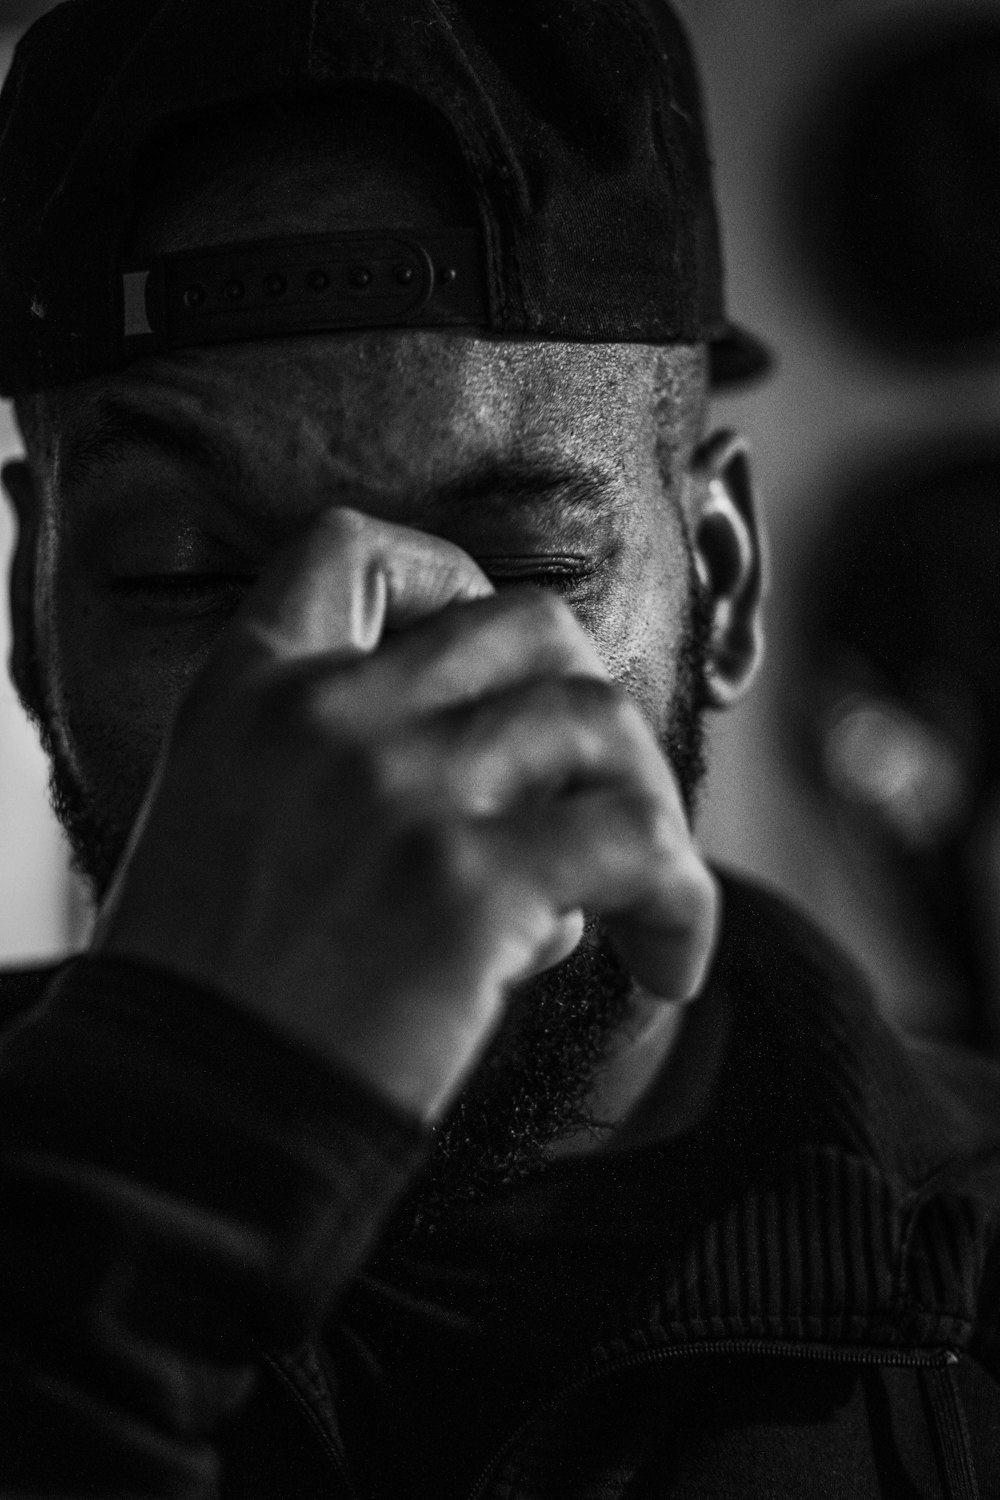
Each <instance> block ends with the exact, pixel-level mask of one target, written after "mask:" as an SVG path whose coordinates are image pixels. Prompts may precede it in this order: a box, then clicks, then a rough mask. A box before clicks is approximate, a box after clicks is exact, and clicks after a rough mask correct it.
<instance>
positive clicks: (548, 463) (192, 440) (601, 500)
mask: <svg viewBox="0 0 1000 1500" xmlns="http://www.w3.org/2000/svg"><path fill="white" fill-rule="evenodd" d="M135 448H155V449H157V450H158V451H159V452H160V453H163V454H165V455H166V456H167V457H170V458H177V459H180V460H181V461H182V462H185V463H195V464H198V465H200V466H201V467H203V468H207V469H210V470H212V471H214V472H216V473H225V472H231V471H232V470H233V463H232V460H231V458H230V457H229V455H228V454H227V452H226V449H225V445H224V444H220V443H219V441H218V439H217V438H216V437H214V436H213V434H212V433H211V432H209V431H206V429H205V428H204V427H203V426H201V425H200V424H199V423H198V422H197V421H193V420H186V419H185V418H183V417H182V416H170V417H165V416H161V415H159V414H158V413H156V412H152V411H149V410H147V409H145V408H144V407H140V406H134V405H132V404H131V403H130V402H128V401H124V400H121V399H120V398H118V397H115V396H106V397H105V398H104V399H103V400H102V401H101V405H100V408H99V413H98V416H97V419H96V421H95V422H94V423H93V424H92V425H91V426H90V427H89V428H88V429H87V431H86V432H82V433H79V434H77V435H75V436H74V437H72V438H70V439H69V440H68V441H67V444H66V447H65V449H64V451H63V452H62V454H61V455H60V471H61V479H62V483H63V484H64V485H67V486H72V485H74V484H78V483H82V482H84V481H86V480H87V479H89V478H92V477H93V475H94V473H95V472H97V471H99V470H100V468H101V467H102V466H104V465H106V464H108V463H113V462H114V461H115V460H116V459H118V458H120V457H121V456H122V455H123V454H124V453H126V452H127V451H128V450H130V449H135ZM612 489H613V481H612V480H611V479H610V477H609V476H608V475H607V474H606V473H604V472H603V470H602V469H600V468H599V467H598V466H597V465H595V464H592V463H587V462H584V461H582V460H579V459H572V458H565V457H561V458H559V459H558V460H552V459H549V460H545V459H539V460H534V461H533V460H530V459H525V458H506V459H505V458H489V457H488V458H484V459H481V460H479V461H477V462H474V463H473V464H471V465H470V466H469V467H468V468H466V469H464V470H462V472H461V473H459V474H456V475H454V476H453V477H452V478H449V479H446V480H443V481H440V482H432V483H427V484H424V485H415V486H414V489H413V494H412V498H413V501H414V503H415V504H416V505H417V506H419V507H420V508H422V509H426V511H427V512H429V513H430V514H432V515H433V514H436V513H441V514H448V515H455V514H458V513H461V512H463V511H472V510H475V509H476V508H477V507H478V506H480V505H483V504H485V503H487V502H489V501H491V500H497V499H500V498H502V499H503V501H504V503H505V505H506V506H507V507H513V508H516V509H521V510H530V509H533V508H536V507H538V506H539V505H544V504H549V505H551V504H553V503H556V504H558V506H559V508H560V509H561V510H562V511H563V512H564V513H567V514H571V515H572V514H586V515H589V516H595V515H597V514H600V513H602V512H606V510H607V507H608V503H609V500H610V496H611V491H612Z"/></svg>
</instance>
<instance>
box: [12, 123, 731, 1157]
mask: <svg viewBox="0 0 1000 1500" xmlns="http://www.w3.org/2000/svg"><path fill="white" fill-rule="evenodd" d="M310 128H311V127H310ZM241 141H242V137H241ZM293 145H294V149H293V150H292V151H291V155H290V156H289V154H288V152H284V154H283V151H284V148H282V151H278V152H277V158H276V157H275V153H274V152H273V151H272V152H271V155H270V157H269V158H268V161H267V163H266V171H267V172H268V173H272V174H276V176H277V179H279V180H280V183H281V187H282V191H281V193H278V192H277V191H276V190H274V189H275V180H274V179H273V178H272V179H269V181H268V182H265V183H264V184H263V185H262V183H261V181H260V173H259V171H258V170H257V160H258V159H257V158H256V157H255V156H254V155H253V153H251V157H250V158H249V165H248V166H247V164H246V160H245V159H244V158H243V157H241V158H240V159H241V160H244V165H245V166H246V170H247V173H248V175H247V180H246V182H245V183H244V184H243V188H242V189H241V188H240V185H239V182H238V181H237V180H236V179H237V178H238V176H239V174H238V172H237V173H236V174H235V178H234V173H233V171H232V170H231V168H232V151H231V148H230V147H229V146H226V145H225V142H224V143H223V148H220V149H222V154H223V156H225V157H226V160H227V161H228V163H229V168H228V169H227V171H228V176H227V179H226V184H227V186H226V191H225V192H222V191H219V190H218V184H217V183H216V186H215V187H213V181H214V179H213V175H212V172H211V170H210V169H209V168H210V165H211V150H207V151H206V150H202V151H200V152H199V154H198V158H197V159H198V162H199V164H200V166H204V163H205V161H206V160H207V161H208V162H209V167H205V169H204V172H203V174H202V175H203V179H204V180H203V182H202V186H201V187H200V188H199V190H198V192H199V194H200V197H199V196H198V195H196V201H195V202H194V203H193V206H192V202H191V201H190V200H189V198H188V196H186V194H185V190H184V187H183V183H182V185H181V188H180V189H179V190H178V189H177V188H176V187H172V186H170V184H169V183H168V184H167V186H166V188H165V189H164V193H163V194H162V195H161V196H160V197H154V199H153V207H152V210H151V211H150V213H149V214H148V215H147V221H146V227H145V229H140V239H141V238H142V236H143V235H145V237H146V240H147V241H148V244H147V247H146V248H153V249H161V250H169V249H173V248H177V246H178V244H183V243H185V242H186V243H189V244H190V243H199V242H201V243H219V242H222V241H224V240H226V239H238V238H241V237H243V238H245V237H247V236H248V235H249V234H260V233H262V232H267V233H278V232H289V231H293V230H298V231H309V230H310V229H313V228H315V227H316V222H315V217H314V216H315V207H314V199H315V194H316V192H317V187H316V181H315V176H316V173H315V161H314V160H313V159H312V158H311V157H310V155H309V152H308V151H306V152H305V153H303V150H302V141H301V140H299V141H298V142H297V143H293ZM241 149H242V147H241ZM269 149H270V148H269ZM372 151H374V152H375V157H376V158H377V160H378V161H381V160H382V159H383V158H384V153H385V142H384V140H381V141H377V142H375V144H374V145H372V143H370V142H365V143H362V146H361V147H359V148H358V151H356V152H355V153H354V155H353V156H351V153H350V152H348V158H349V159H348V160H347V164H346V167H347V168H350V170H347V169H346V168H345V174H344V181H345V183H347V188H345V194H346V196H345V197H344V198H343V199H337V200H336V201H335V202H334V204H333V207H332V208H331V206H330V204H326V205H325V206H324V209H323V214H324V221H325V222H327V223H328V224H329V226H330V227H332V228H340V227H358V226H359V224H360V225H364V224H374V223H378V222H382V223H393V222H395V223H400V224H402V223H419V222H425V223H429V227H434V224H435V222H440V221H442V220H443V221H444V222H448V221H449V220H453V214H454V203H448V202H444V201H443V200H442V198H441V196H440V194H441V191H442V189H441V187H440V184H438V185H437V186H436V187H435V188H434V191H433V192H428V193H427V194H425V195H424V197H423V199H422V200H421V201H419V202H414V201H412V196H413V193H414V191H415V189H414V182H415V181H418V180H419V178H418V177H417V176H416V175H415V173H414V171H413V170H411V168H412V163H411V164H410V165H409V166H408V168H407V171H406V172H405V173H403V174H402V175H399V174H397V175H396V176H395V177H394V176H393V173H392V172H391V171H387V172H386V173H385V174H384V175H383V176H381V177H379V176H378V175H377V174H376V175H373V172H372V170H369V169H370V168H371V167H372V162H371V160H369V158H370V157H371V152H372ZM366 152H367V153H368V157H366V155H365V153H366ZM227 153H228V154H227ZM303 162H304V166H303V165H302V164H303ZM297 163H298V165H299V166H302V174H300V175H302V181H301V183H300V190H298V191H297V190H296V189H295V186H294V184H295V173H296V170H297V167H296V164H297ZM366 163H367V165H366ZM328 173H329V161H328V160H325V161H324V174H326V175H325V176H324V180H325V181H327V179H328ZM234 181H235V186H234ZM373 184H374V187H373ZM380 184H381V185H380ZM348 189H349V191H348ZM327 191H328V185H327ZM373 193H374V196H375V198H376V199H380V195H381V197H382V198H386V197H387V200H388V201H384V202H383V201H376V202H374V203H373V202H371V201H370V200H371V198H372V195H373ZM445 196H447V195H445ZM418 197H419V195H418ZM262 204H263V205H264V208H263V209H262V208H261V205H262ZM704 371H705V358H704V352H703V351H702V350H701V349H699V348H695V347H678V348H675V349H673V350H671V351H669V352H666V353H664V354H663V355H662V356H661V359H660V362H659V368H658V365H657V361H656V360H654V359H653V358H652V356H651V351H650V350H649V349H648V348H646V347H644V346H586V345H570V344H556V343H546V342H516V341H498V340H492V339H489V338H486V337H483V336H480V335H478V334H472V333H461V332H454V333H444V332H438V331H386V332H378V333H371V332H365V333H352V334H343V335H310V336H300V337H296V338H289V339H284V340H268V341H260V342H256V343H244V344H231V345H226V346H222V347H219V348H216V349H207V350H198V351H193V352H185V353H183V354H177V355H173V356H170V357H156V358H149V359H145V360H143V361H140V362H137V363H135V364H133V365H131V366H130V367H128V368H127V369H126V370H124V371H122V372H121V373H120V374H118V375H115V376H111V377H102V378H100V379H95V380H91V381H88V382H81V383H80V384H78V385H76V386H73V387H68V388H65V389H63V390H61V391H59V392H55V393H50V395H49V396H48V397H47V398H46V426H47V430H48V434H49V438H50V442H49V443H48V444H47V445H46V446H47V451H46V452H45V453H44V455H43V454H38V455H36V462H35V464H34V470H35V490H36V498H35V501H34V505H33V510H34V512H35V524H36V527H37V534H36V540H35V543H34V548H33V554H34V567H35V579H34V593H33V607H32V608H31V610H30V615H29V614H28V612H27V611H22V612H21V613H20V614H19V615H17V618H16V622H15V623H16V630H17V632H18V634H19V638H20V640H21V642H22V646H24V644H25V642H26V641H27V640H28V638H29V637H30V642H29V644H28V647H27V649H26V650H23V651H22V656H23V657H27V656H33V659H34V661H35V663H36V669H35V672H34V678H35V686H34V688H33V690H32V691H33V694H34V697H35V700H36V701H35V704H34V706H35V709H36V711H37V712H38V714H39V716H40V718H41V719H42V722H43V726H44V730H45V733H46V737H47V740H48V743H49V748H50V753H51V755H52V758H53V764H54V780H55V788H56V794H57V802H58V803H59V804H60V810H61V812H62V815H63V817H64V820H65V821H66V823H67V827H68V830H69V832H70V835H71V838H72V839H73V842H74V844H75V848H76V853H77V857H78V860H79V862H80V864H81V865H82V867H83V868H84V869H85V871H86V872H87V873H88V875H89V876H90V877H91V879H92V882H93V883H94V885H95V887H96V890H97V892H98V894H100V892H101V891H102V890H103V889H105V888H106V886H107V884H108V882H109V880H110V877H111V875H112V873H113V870H114V867H115V864H116V862H117V860H118V858H119V856H120V854H121V852H122V850H123V847H124V845H125V842H126V840H127V837H128V834H129V831H130V829H131V826H132V823H133V821H134V819H135V816H136V813H137V811H138V809H139V806H140V804H141V801H142V798H143V796H144V794H145V792H146V789H147V787H148V784H149V781H150V776H151V773H152V771H153V768H154V763H155V761H156V758H157V755H158V753H159V751H160V749H161V747H162V745H163V742H164V736H165V733H166V731H167V729H168V726H169V723H170V719H171V715H172V713H173V711H174V709H175V708H176V706H177V704H178V702H179V700H180V699H181V698H182V696H183V694H184V692H185V689H186V688H187V686H188V685H189V684H190V682H191V681H192V679H193V678H194V676H195V675H196V673H197V672H198V669H199V667H200V665H201V663H202V662H203V661H204V659H205V656H206V654H207V653H208V651H209V650H210V649H211V646H212V643H213V641H214V640H215V639H216V638H217V636H218V635H219V633H220V632H221V631H222V630H223V629H224V627H225V625H226V622H227V620H228V619H229V618H230V617H231V615H232V613H233V611H234V610H235V609H236V608H237V606H238V604H239V602H240V600H241V599H242V598H243V596H244V595H245V594H246V592H247V591H248V590H249V589H250V588H251V587H252V585H253V582H254V580H255V578H256V577H257V575H258V574H259V573H260V571H261V569H262V568H263V567H264V566H265V565H266V563H267V562H268V560H269V559H270V558H271V557H272V556H273V555H274V554H275V552H276V551H277V550H278V549H279V548H280V547H281V546H282V545H283V544H284V543H285V542H286V541H288V540H290V539H291V538H292V537H294V536H295V535H296V533H298V532H299V531H301V530H302V529H303V528H304V527H306V526H308V525H309V524H310V523H311V522H312V521H313V520H314V519H315V517H316V516H317V515H318V514H319V513H320V512H321V511H322V510H323V509H324V508H326V507H333V506H341V505H348V506H351V507H354V508H356V509H358V510H361V511H364V512H367V513H368V514H371V515H372V516H376V517H379V518H381V519H385V520H389V521H393V522H396V523H400V524H403V525H407V526H412V527H416V528H419V529H422V530H425V531H428V532H431V533H433V534H435V535H438V536H441V537H444V538H446V539H448V540H449V541H452V542H454V543H457V544H458V545H459V546H460V547H462V548H464V549H465V550H466V551H467V552H468V553H469V554H471V556H472V557H473V558H475V559H476V561H477V562H478V563H479V564H480V566H481V567H482V568H483V569H484V571H485V572H486V573H487V574H489V576H490V577H491V578H492V579H493V580H494V581H495V582H496V584H497V586H498V587H504V586H509V585H510V584H511V583H517V582H525V581H531V582H534V583H538V584H542V585H543V586H547V587H551V588H554V589H556V590H558V592H559V593H560V594H562V595H563V597H564V598H565V599H566V600H567V602H568V603H569V605H570V607H571V608H572V609H573V610H574V612H575V613H576V615H577V617H578V618H579V620H580V622H581V624H582V625H583V627H584V629H585V630H586V631H587V632H588V634H589V635H590V636H591V638H592V639H593V641H594V643H595V645H596V646H597V649H598V651H599V653H600V655H601V656H602V658H603V660H604V662H605V663H606V665H607V667H608V670H609V672H610V673H611V675H612V676H613V677H614V678H615V679H617V680H618V681H619V682H620V683H622V684H623V685H624V686H625V687H626V688H627V690H628V691H629V692H630V693H631V694H632V695H633V697H634V698H635V699H636V701H637V702H638V703H639V705H640V706H641V708H642V709H643V711H644V713H645V715H646V717H647V719H648V720H649V722H650V724H651V725H652V726H653V728H654V729H655V731H656V733H657V734H658V735H659V737H660V739H661V742H662V743H663V744H664V746H665V748H666V750H667V752H668V754H669V755H670V757H671V759H672V760H673V762H674V764H675V769H676V770H677V772H678V776H679V779H680V781H681V783H682V789H683V791H684V792H685V794H686V795H687V797H688V799H689V800H690V799H691V798H692V797H693V793H694V788H695V784H696V782H697V779H698V774H699V771H700V764H701V760H700V738H699V728H700V719H701V707H702V697H703V693H702V680H701V679H702V672H701V666H702V658H703V655H704V650H705V642H706V632H707V628H708V625H707V615H706V613H705V611H704V610H703V609H702V610H699V608H698V607H697V605H698V596H699V590H698V589H697V587H696V586H695V584H694V579H695V570H694V567H693V563H692V552H691V547H690V542H689V537H688V515H689V512H688V492H689V489H690V487H691V482H692V481H691V466H692V457H693V452H694V448H695V444H696V441H697V436H698V429H699V419H700V410H701V401H702V395H703V389H704V378H705V374H704ZM664 374H665V375H666V377H667V378H666V380H665V381H664V380H663V376H664ZM658 377H659V378H658ZM22 519H23V517H22ZM16 614H17V612H16ZM628 987H629V985H628V976H627V975H626V974H625V973H624V972H623V970H622V967H621V965H620V963H618V962H617V960H616V959H615V957H614V955H613V954H612V953H610V951H609V950H607V949H606V948H605V947H602V946H601V945H600V943H599V941H598V934H597V932H596V930H595V928H594V927H593V926H592V927H591V929H590V933H589V941H588V943H587V944H585V945H584V949H583V950H582V957H581V954H578V955H575V956H574V959H573V960H571V961H570V965H569V966H568V967H567V968H566V969H565V971H564V972H563V973H562V974H560V972H559V971H554V975H550V976H547V977H543V979H542V980H541V981H538V982H536V983H535V984H534V986H531V985H529V986H526V987H525V990H524V994H523V996H522V1000H523V1003H522V1004H518V1005H515V1006H514V1007H513V1008H512V1017H514V1019H512V1022H511V1025H510V1026H509V1027H507V1028H506V1033H505V1032H504V1031H502V1032H501V1034H500V1036H499V1037H498V1039H497V1044H496V1046H495V1048H494V1051H493V1054H492V1057H491V1058H490V1059H489V1060H488V1065H487V1067H485V1068H484V1069H483V1070H482V1073H481V1075H480V1077H481V1079H483V1080H485V1082H482V1083H481V1082H480V1080H478V1079H474V1080H473V1084H472V1086H471V1089H470V1091H467V1094H466V1096H465V1097H464V1098H463V1101H462V1104H461V1106H460V1110H459V1114H460V1115H461V1112H462V1111H463V1110H464V1111H465V1117H464V1119H459V1121H458V1124H457V1125H456V1127H455V1130H454V1132H453V1139H452V1141H451V1147H450V1154H451V1160H452V1163H453V1165H454V1164H456V1163H461V1166H460V1171H459V1176H460V1177H461V1179H462V1180H463V1181H466V1182H468V1181H470V1180H471V1179H472V1178H476V1177H477V1176H478V1179H479V1180H480V1181H482V1182H485V1181H486V1180H487V1179H488V1178H489V1177H490V1174H491V1171H493V1175H494V1177H495V1176H497V1175H500V1176H510V1175H517V1172H518V1171H519V1170H520V1169H521V1168H522V1167H523V1165H524V1163H525V1162H527V1161H529V1159H531V1158H532V1157H533V1156H534V1157H537V1154H538V1149H539V1147H540V1145H541V1144H542V1143H543V1142H544V1140H545V1139H550V1138H551V1137H552V1136H553V1134H558V1133H559V1131H560V1130H566V1129H568V1128H571V1127H574V1126H576V1125H578V1124H579V1122H580V1118H581V1109H582V1103H581V1101H582V1100H583V1097H584V1095H585V1093H586V1085H587V1082H588V1080H589V1078H590V1077H591V1075H592V1073H593V1069H594V1066H595V1064H596V1062H597V1061H598V1059H599V1057H600V1055H601V1053H602V1049H603V1048H604V1046H605V1045H606V1042H607V1039H608V1036H609V1035H610V1033H611V1032H612V1031H613V1029H614V1027H615V1026H616V1025H617V1024H618V1022H619V1021H620V1020H621V1017H622V1015H623V1013H624V1010H625V1008H626V1004H627V992H628ZM505 1058H506V1063H505V1062H504V1059H505ZM526 1059H531V1064H530V1067H528V1065H527V1064H526V1061H525V1060H526ZM515 1084H516V1088H515ZM477 1088H479V1089H480V1093H479V1094H478V1095H477V1093H476V1089H477ZM528 1098H530V1099H531V1100H532V1101H533V1103H532V1108H533V1109H534V1116H533V1118H534V1120H535V1124H534V1126H533V1127H532V1128H533V1130H534V1138H530V1137H531V1134H532V1132H531V1130H530V1129H529V1130H528V1131H527V1132H526V1133H525V1132H523V1131H522V1135H523V1136H524V1138H523V1139H522V1140H521V1142H520V1145H519V1146H518V1147H517V1148H516V1149H515V1150H514V1152H513V1153H512V1151H511V1127H510V1124H509V1121H506V1122H505V1120H503V1119H501V1118H500V1114H499V1111H500V1108H501V1104H503V1105H504V1107H506V1108H507V1109H508V1113H509V1112H510V1111H511V1110H512V1111H513V1114H514V1117H516V1118H517V1119H520V1120H523V1119H524V1118H525V1109H524V1107H523V1105H524V1101H525V1099H528ZM470 1121H473V1122H475V1123H470ZM519 1128H520V1127H519ZM463 1152H464V1155H463ZM519 1153H520V1155H519ZM448 1154H449V1152H448V1150H444V1151H442V1152H441V1153H439V1156H440V1159H441V1160H444V1159H445V1158H446V1157H448ZM494 1169H495V1170H494Z"/></svg>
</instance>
